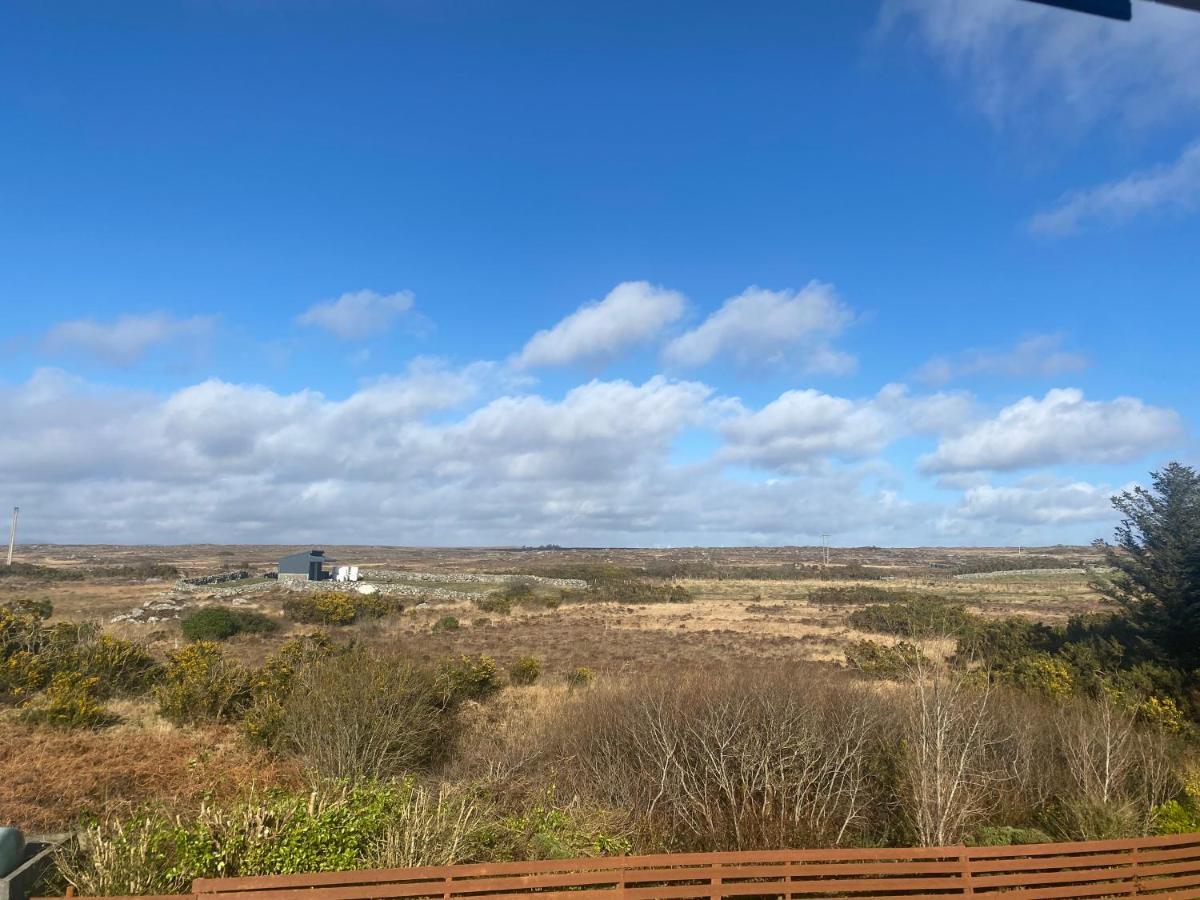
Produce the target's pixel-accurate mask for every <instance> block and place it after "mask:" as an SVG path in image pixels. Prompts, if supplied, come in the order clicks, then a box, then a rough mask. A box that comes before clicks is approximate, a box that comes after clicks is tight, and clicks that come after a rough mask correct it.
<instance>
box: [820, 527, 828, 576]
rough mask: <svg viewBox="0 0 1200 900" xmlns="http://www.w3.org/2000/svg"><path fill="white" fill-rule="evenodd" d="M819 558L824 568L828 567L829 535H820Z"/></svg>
mask: <svg viewBox="0 0 1200 900" xmlns="http://www.w3.org/2000/svg"><path fill="white" fill-rule="evenodd" d="M821 560H822V562H823V563H824V565H825V568H827V569H828V568H829V535H827V534H822V535H821Z"/></svg>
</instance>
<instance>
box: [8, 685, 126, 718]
mask: <svg viewBox="0 0 1200 900" xmlns="http://www.w3.org/2000/svg"><path fill="white" fill-rule="evenodd" d="M101 699H102V692H101V688H100V679H99V678H97V677H96V676H94V675H83V674H81V673H78V672H57V673H55V674H54V676H53V677H52V678H51V679H50V684H49V686H48V687H47V688H46V690H45V691H44V692H43V693H42V695H41V696H40V697H39V698H38V699H37V700H36V701H32V702H31V703H28V704H26V706H25V708H24V710H23V711H22V718H24V719H25V720H26V721H28V722H37V723H41V724H45V725H54V726H56V727H59V728H101V727H103V726H105V725H111V724H112V723H113V722H114V721H115V718H116V717H115V716H112V715H111V714H109V713H108V712H106V711H105V709H104V706H103V704H102V702H101Z"/></svg>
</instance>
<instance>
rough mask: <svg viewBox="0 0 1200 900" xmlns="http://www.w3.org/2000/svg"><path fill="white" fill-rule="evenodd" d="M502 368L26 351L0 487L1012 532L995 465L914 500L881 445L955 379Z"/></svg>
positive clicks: (662, 527) (590, 528)
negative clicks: (214, 371)
mask: <svg viewBox="0 0 1200 900" xmlns="http://www.w3.org/2000/svg"><path fill="white" fill-rule="evenodd" d="M510 377H511V370H510V369H509V368H508V367H505V366H499V365H495V364H489V363H477V364H474V365H471V366H467V367H465V368H451V367H449V366H447V365H445V364H443V363H439V362H437V361H435V360H421V361H418V362H416V363H414V364H413V365H412V366H410V368H409V369H408V370H407V371H406V372H403V373H401V374H398V375H395V376H391V377H387V378H382V379H379V380H376V381H372V382H370V383H366V384H364V385H362V386H361V387H360V388H359V389H358V390H356V391H355V392H353V393H351V394H350V395H349V396H347V397H344V398H331V397H328V396H325V395H323V394H321V393H320V392H317V391H296V392H292V393H281V392H277V391H274V390H272V389H270V388H267V387H264V386H261V385H248V384H231V383H229V382H224V381H220V380H216V379H210V380H208V381H204V382H200V383H198V384H194V385H191V386H189V387H186V388H184V389H181V390H178V391H175V392H173V393H171V394H168V395H165V396H160V395H156V394H150V393H144V392H137V391H128V390H123V389H115V388H107V387H101V386H97V385H93V384H89V383H87V382H85V381H82V380H80V379H78V378H75V377H72V376H69V375H67V374H66V373H63V372H61V371H57V370H40V371H38V372H36V373H34V375H33V376H32V377H31V378H30V379H29V380H28V381H26V382H24V383H22V384H16V385H8V386H5V385H3V384H0V418H3V420H4V421H5V423H6V427H5V429H3V430H0V459H3V460H4V461H5V465H4V466H2V467H0V496H2V497H9V498H11V502H12V503H19V504H20V505H21V506H22V510H23V511H27V513H28V515H27V519H26V522H27V529H26V532H25V533H26V535H27V536H28V537H29V538H31V539H35V538H36V539H42V538H44V539H50V540H60V541H66V540H78V541H82V540H87V541H96V540H106V541H146V540H152V541H156V542H163V541H169V542H174V541H230V542H235V541H245V542H253V543H265V542H305V541H309V540H313V541H318V542H323V543H386V544H424V545H430V544H432V545H439V544H441V545H445V544H475V545H479V544H492V545H494V544H522V543H532V544H537V543H546V542H553V543H564V544H579V545H592V546H595V545H623V546H628V545H637V544H649V545H666V544H673V545H680V544H683V545H694V544H747V543H773V544H789V543H811V542H814V541H816V540H818V539H819V535H820V533H821V532H823V531H829V532H832V533H834V534H836V535H837V541H838V542H839V543H843V544H848V545H853V544H909V545H911V544H925V543H950V544H961V543H964V542H978V541H985V542H987V541H991V542H1000V541H1002V540H1007V539H1009V538H1011V537H1012V535H1013V534H1014V533H1015V531H1014V528H1015V526H1012V525H1011V523H1010V522H1009V521H1008V520H1010V519H1012V518H1014V517H1015V516H1017V515H1018V512H1019V510H1018V507H1019V505H1020V502H1021V500H1020V497H1019V496H1018V495H1012V494H1010V493H1004V491H1008V490H1010V489H1008V488H995V489H993V491H992V492H988V491H980V490H976V491H975V493H974V494H970V495H964V499H963V502H962V503H961V504H959V505H957V506H956V505H953V504H942V503H934V502H915V501H913V500H911V499H909V498H907V497H905V496H904V483H903V478H902V476H901V475H899V474H898V473H896V472H895V471H894V470H891V469H890V468H889V467H888V466H887V464H886V463H884V462H883V460H882V458H881V457H880V456H879V452H880V450H881V449H883V448H885V447H886V446H887V444H888V443H889V442H890V441H892V440H895V439H897V438H898V437H903V436H905V435H909V434H915V433H926V432H934V431H936V432H938V433H942V432H943V431H944V430H945V429H948V428H953V427H955V425H956V423H959V422H961V421H962V420H963V419H964V418H969V417H970V415H971V407H972V401H971V399H970V397H969V396H967V395H964V394H947V393H942V394H932V395H913V394H911V393H910V392H909V391H907V390H906V389H905V388H904V387H903V386H899V385H889V386H887V387H885V388H884V389H883V390H881V391H879V392H878V393H877V394H875V395H874V396H872V397H869V398H865V399H861V400H849V399H844V398H838V397H831V396H829V395H824V394H818V393H816V392H804V391H796V392H789V393H788V394H785V395H783V396H781V397H780V398H778V399H777V400H776V401H775V402H773V403H770V404H767V405H766V406H764V407H763V408H762V409H759V410H750V409H746V408H744V407H742V406H741V405H740V404H736V403H734V402H731V401H729V400H727V399H724V398H722V397H720V396H719V395H718V394H717V393H716V392H715V391H714V390H713V389H712V388H711V387H710V386H708V385H705V384H701V383H699V382H695V381H677V380H671V379H668V378H663V377H654V378H650V379H648V380H646V381H644V382H641V383H634V382H629V381H622V380H612V381H602V380H595V381H590V382H587V383H585V384H582V385H579V386H578V387H576V388H574V389H572V390H569V391H567V392H566V393H565V394H564V395H562V396H561V397H546V396H539V395H536V394H531V393H529V392H528V391H527V389H526V388H525V387H522V386H521V385H520V384H513V383H512V382H511V381H509V380H508V379H509V378H510ZM709 428H713V429H716V430H717V432H718V433H720V434H724V435H725V437H726V439H727V441H728V443H727V444H726V446H725V450H723V451H722V450H718V451H715V452H713V453H712V454H711V455H706V456H705V457H704V458H703V459H702V460H701V461H699V462H694V463H687V464H684V463H680V462H677V461H676V459H677V457H676V453H675V451H676V448H677V446H678V445H679V442H680V441H686V440H689V439H690V438H691V437H692V436H693V435H696V434H698V433H701V432H702V433H703V434H704V435H707V433H708V432H707V429H709ZM705 440H707V437H705ZM734 461H740V462H743V463H745V464H747V465H749V466H751V467H758V468H765V469H768V470H770V472H771V474H770V476H769V477H764V478H762V479H759V478H757V477H755V476H754V475H753V473H752V472H751V473H747V472H746V471H743V470H741V469H740V468H738V469H733V470H731V469H729V468H728V466H727V463H729V462H734ZM963 484H964V489H965V490H968V491H969V490H971V489H977V488H981V487H986V486H987V484H986V482H981V481H978V480H968V481H965V482H964V483H963ZM1050 486H1051V487H1053V486H1054V485H1050ZM1018 487H1020V488H1023V489H1028V490H1033V489H1034V488H1039V487H1043V486H1042V485H1039V484H1034V483H1032V482H1030V483H1022V484H1021V485H1019V486H1018ZM1102 490H1103V489H1102V488H1096V490H1095V491H1092V492H1090V493H1088V492H1084V491H1081V490H1068V489H1066V488H1065V487H1064V488H1062V489H1061V490H1059V491H1058V493H1057V494H1055V495H1053V496H1051V495H1045V496H1044V497H1043V496H1042V495H1039V497H1042V499H1038V498H1036V497H1035V498H1033V499H1032V500H1031V502H1032V503H1036V504H1037V507H1038V511H1037V512H1036V513H1031V517H1032V518H1033V519H1034V521H1033V523H1032V524H1028V525H1022V526H1020V528H1021V531H1020V533H1021V535H1022V536H1023V539H1024V540H1025V541H1026V542H1028V543H1032V542H1035V541H1036V540H1038V539H1040V540H1041V542H1043V543H1053V542H1055V541H1070V540H1076V541H1083V540H1087V539H1090V538H1092V537H1095V536H1097V534H1101V533H1103V531H1104V526H1103V522H1101V521H1100V520H1096V519H1094V518H1093V515H1094V510H1095V509H1096V508H1097V503H1098V500H1097V498H1098V497H1099V495H1100V493H1101V492H1102ZM1046 497H1048V498H1049V499H1045V498H1046ZM1104 521H1108V522H1111V521H1112V518H1111V517H1110V518H1108V519H1106V520H1104ZM1039 523H1040V524H1039Z"/></svg>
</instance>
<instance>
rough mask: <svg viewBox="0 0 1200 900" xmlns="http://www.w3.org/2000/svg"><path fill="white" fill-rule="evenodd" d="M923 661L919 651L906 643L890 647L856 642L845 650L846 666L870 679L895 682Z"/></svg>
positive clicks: (873, 642) (874, 643)
mask: <svg viewBox="0 0 1200 900" xmlns="http://www.w3.org/2000/svg"><path fill="white" fill-rule="evenodd" d="M923 660H924V656H923V655H922V653H921V651H920V649H919V648H918V647H916V646H915V645H913V644H910V643H909V642H908V641H900V642H899V643H897V644H892V645H891V646H889V645H887V644H880V643H878V642H876V641H856V642H854V643H853V644H851V645H850V646H849V647H847V648H846V664H847V665H848V666H850V668H852V669H857V670H858V671H860V672H862V673H863V674H864V675H867V676H869V677H871V678H879V679H883V680H887V681H897V680H900V679H902V678H904V677H905V676H907V675H908V674H909V673H910V672H911V671H912V670H913V667H914V666H917V665H919V664H920V663H921V662H922V661H923Z"/></svg>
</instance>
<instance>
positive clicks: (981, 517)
mask: <svg viewBox="0 0 1200 900" xmlns="http://www.w3.org/2000/svg"><path fill="white" fill-rule="evenodd" d="M1115 493H1117V491H1116V490H1115V489H1114V488H1111V487H1108V486H1107V485H1096V484H1091V483H1089V482H1086V481H1054V482H1051V483H1048V484H1046V483H1038V482H1036V481H1031V482H1025V483H1022V484H1017V485H1011V486H999V487H998V486H994V485H990V484H982V485H977V486H974V487H971V488H968V489H967V490H966V492H965V493H964V494H963V497H962V500H961V501H960V502H959V504H958V506H957V508H956V509H955V510H954V511H953V513H952V514H953V515H955V516H959V517H962V518H964V519H970V520H975V521H978V522H984V523H997V524H1003V525H1051V526H1058V525H1067V524H1070V523H1076V522H1095V523H1102V522H1108V521H1111V520H1112V518H1113V509H1112V496H1113V495H1114V494H1115Z"/></svg>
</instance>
